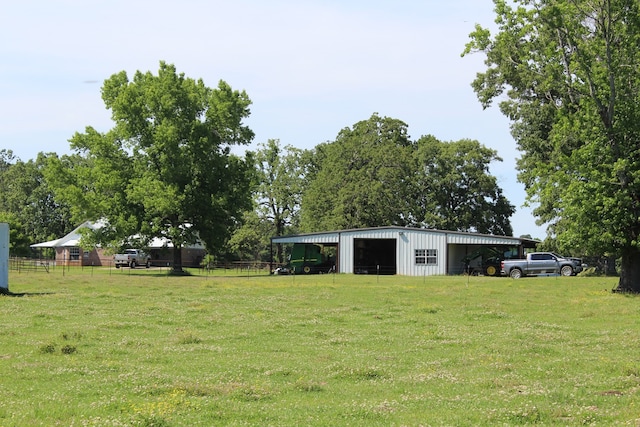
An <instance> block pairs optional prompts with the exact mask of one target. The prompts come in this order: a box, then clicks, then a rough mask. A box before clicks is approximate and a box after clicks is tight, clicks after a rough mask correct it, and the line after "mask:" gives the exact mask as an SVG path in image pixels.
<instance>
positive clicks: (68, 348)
mask: <svg viewBox="0 0 640 427" xmlns="http://www.w3.org/2000/svg"><path fill="white" fill-rule="evenodd" d="M77 350H78V349H77V348H76V346H73V345H69V344H66V345H63V346H62V348H61V349H60V351H61V352H62V354H73V353H75V352H76V351H77Z"/></svg>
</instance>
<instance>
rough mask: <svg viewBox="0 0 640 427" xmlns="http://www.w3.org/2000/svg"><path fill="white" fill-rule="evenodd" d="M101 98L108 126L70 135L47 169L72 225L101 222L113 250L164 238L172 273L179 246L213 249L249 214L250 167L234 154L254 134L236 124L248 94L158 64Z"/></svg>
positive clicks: (114, 79) (114, 82) (116, 81)
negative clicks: (64, 151) (66, 152)
mask: <svg viewBox="0 0 640 427" xmlns="http://www.w3.org/2000/svg"><path fill="white" fill-rule="evenodd" d="M102 99H103V100H104V103H105V105H106V107H107V108H108V109H109V110H111V117H112V119H113V121H114V123H115V125H114V127H113V128H112V129H111V130H110V131H108V132H106V133H100V132H98V131H96V130H95V129H93V128H91V127H87V129H86V130H85V132H84V133H76V134H75V135H74V136H73V137H72V138H71V148H72V149H73V150H74V151H75V153H74V154H73V155H71V156H64V157H63V158H61V159H56V160H55V161H52V162H51V165H50V168H49V176H50V177H51V181H52V182H54V183H55V185H56V188H57V190H58V192H59V194H61V195H62V196H64V197H65V200H67V201H68V202H69V203H70V204H72V205H73V206H74V209H75V211H74V213H75V215H76V218H77V219H78V220H80V219H93V220H98V219H103V220H106V226H105V227H104V228H103V229H102V230H100V236H99V237H100V239H101V240H102V241H103V242H109V243H111V244H115V245H119V244H121V243H123V242H127V239H128V238H130V237H131V236H137V237H139V238H140V239H141V240H149V239H151V238H153V237H160V238H166V239H168V241H169V242H171V243H172V244H173V246H174V251H173V252H174V261H173V268H174V270H177V271H181V270H182V259H181V251H180V249H181V248H182V247H184V246H185V245H188V244H191V243H194V242H196V241H197V240H200V241H201V242H203V243H204V244H205V246H206V247H207V249H208V250H209V251H210V252H212V253H215V252H217V250H219V249H220V247H221V246H222V245H223V244H224V242H225V241H226V239H227V238H228V237H229V234H230V232H231V230H232V229H233V227H234V226H235V225H236V223H237V221H238V220H239V218H240V217H241V215H242V212H243V211H245V210H246V209H249V208H250V207H251V181H252V173H253V164H252V161H251V159H250V158H249V156H247V157H245V158H240V157H238V156H236V155H233V154H232V153H231V146H233V145H236V144H248V143H249V142H250V141H251V140H252V138H253V135H254V134H253V132H252V131H251V130H250V129H249V128H248V127H247V126H245V125H244V124H243V120H244V119H245V118H246V117H248V115H249V112H250V111H249V106H250V104H251V101H250V100H249V97H248V96H247V94H246V93H245V92H244V91H241V92H240V91H235V90H232V88H231V87H230V86H229V85H228V84H227V83H225V82H224V81H220V82H219V83H218V86H217V87H216V88H214V89H211V88H209V87H207V86H205V84H204V82H203V81H202V80H194V79H191V78H187V77H185V76H184V74H182V73H180V74H178V73H177V72H176V68H175V67H174V66H173V65H170V64H167V63H165V62H161V63H160V68H159V71H158V74H152V73H151V72H145V73H143V72H139V71H138V72H136V73H135V74H134V76H133V78H132V79H131V80H129V78H128V76H127V74H126V73H125V72H124V71H122V72H120V73H117V74H114V75H113V76H111V77H110V78H109V79H107V80H106V81H105V82H104V85H103V87H102ZM81 217H84V218H81Z"/></svg>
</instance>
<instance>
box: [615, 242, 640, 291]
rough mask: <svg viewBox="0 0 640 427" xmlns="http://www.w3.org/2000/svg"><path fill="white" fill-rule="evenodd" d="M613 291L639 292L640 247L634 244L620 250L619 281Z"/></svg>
mask: <svg viewBox="0 0 640 427" xmlns="http://www.w3.org/2000/svg"><path fill="white" fill-rule="evenodd" d="M615 292H631V293H634V294H637V293H640V249H639V248H637V247H635V246H634V247H629V248H626V249H624V250H623V251H622V262H621V265H620V281H619V282H618V287H617V288H616V289H615Z"/></svg>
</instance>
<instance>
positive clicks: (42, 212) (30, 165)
mask: <svg viewBox="0 0 640 427" xmlns="http://www.w3.org/2000/svg"><path fill="white" fill-rule="evenodd" d="M46 163H47V155H46V154H43V153H39V154H38V157H37V159H36V160H35V161H34V160H29V161H28V162H23V161H22V160H20V159H16V158H15V157H14V156H13V153H12V152H11V151H10V150H8V151H7V150H0V214H4V215H5V216H6V217H7V218H11V221H10V224H11V225H12V226H18V224H19V227H20V235H21V236H23V238H21V239H20V243H19V244H18V240H16V239H12V250H13V251H14V253H19V254H20V255H28V254H29V253H30V248H29V245H31V244H33V243H37V242H42V241H46V240H51V239H54V238H56V237H60V236H63V235H65V234H66V233H68V232H69V231H70V230H71V229H72V228H73V227H72V224H71V215H70V212H69V208H68V207H67V206H66V205H64V204H62V203H59V202H58V201H57V200H56V198H55V197H54V194H53V192H52V190H51V189H50V188H49V185H48V183H47V181H46V180H45V179H44V175H43V169H44V167H45V165H46ZM12 233H13V229H12ZM14 243H15V244H14Z"/></svg>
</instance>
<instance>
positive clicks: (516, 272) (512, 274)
mask: <svg viewBox="0 0 640 427" xmlns="http://www.w3.org/2000/svg"><path fill="white" fill-rule="evenodd" d="M509 277H511V278H512V279H519V278H521V277H522V270H520V269H519V268H514V269H513V270H511V272H510V273H509Z"/></svg>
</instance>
